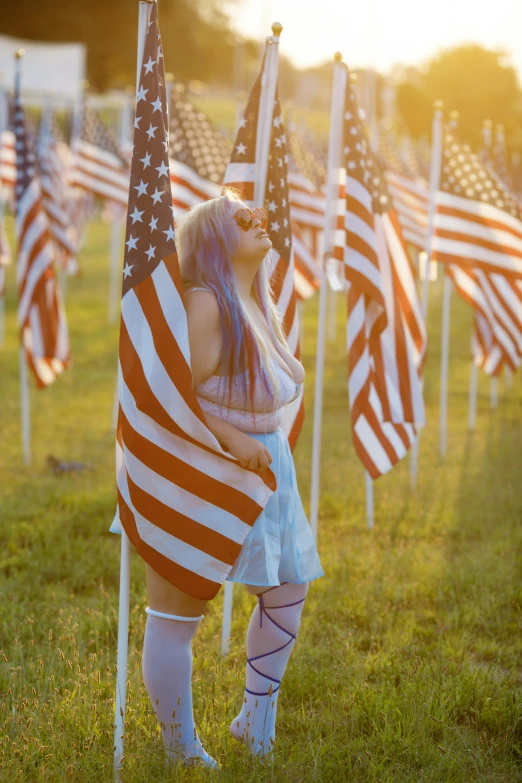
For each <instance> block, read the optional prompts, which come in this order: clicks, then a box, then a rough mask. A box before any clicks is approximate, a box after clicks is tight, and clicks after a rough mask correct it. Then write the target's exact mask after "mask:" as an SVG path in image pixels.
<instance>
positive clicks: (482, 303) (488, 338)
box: [447, 264, 522, 375]
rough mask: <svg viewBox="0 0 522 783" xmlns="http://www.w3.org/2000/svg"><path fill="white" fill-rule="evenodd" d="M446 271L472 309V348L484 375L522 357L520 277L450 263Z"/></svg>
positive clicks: (495, 372)
mask: <svg viewBox="0 0 522 783" xmlns="http://www.w3.org/2000/svg"><path fill="white" fill-rule="evenodd" d="M447 272H448V274H449V275H450V277H451V278H452V280H453V282H454V284H455V288H456V290H457V293H458V294H459V296H461V297H462V298H463V299H464V300H465V301H466V302H467V303H468V304H469V305H470V306H471V307H472V308H473V309H474V311H475V321H474V329H473V334H472V352H473V358H474V361H475V362H476V364H477V365H478V366H479V367H481V368H482V369H483V371H484V372H485V373H486V375H498V374H499V373H500V371H501V369H502V367H503V366H504V365H505V366H508V367H509V368H510V369H511V370H516V369H517V367H519V366H520V364H521V361H522V281H520V280H514V279H512V278H509V277H507V276H505V275H500V274H488V273H486V272H484V271H483V270H481V269H470V268H467V267H460V266H457V265H455V264H451V265H449V266H448V267H447Z"/></svg>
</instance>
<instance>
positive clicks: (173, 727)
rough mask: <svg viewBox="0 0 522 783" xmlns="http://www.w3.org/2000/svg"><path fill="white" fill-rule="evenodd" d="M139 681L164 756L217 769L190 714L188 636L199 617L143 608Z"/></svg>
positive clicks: (189, 644) (184, 762)
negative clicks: (154, 718)
mask: <svg viewBox="0 0 522 783" xmlns="http://www.w3.org/2000/svg"><path fill="white" fill-rule="evenodd" d="M145 611H146V612H147V614H148V615H149V616H148V617H147V624H146V627H145V639H144V642H143V664H142V673H143V681H144V682H145V686H146V688H147V692H148V694H149V697H150V700H151V702H152V706H153V707H154V711H155V712H156V716H157V718H158V722H159V724H160V727H161V732H162V735H163V740H164V742H165V748H166V751H167V757H168V758H169V760H170V761H178V760H180V761H181V762H182V763H183V764H184V766H199V765H201V766H209V767H217V762H216V760H215V759H213V758H212V757H211V756H209V755H208V753H206V752H205V750H204V749H203V747H202V745H201V742H200V740H199V737H198V734H197V731H196V728H195V726H194V716H193V713H192V682H191V678H192V646H191V642H192V637H193V636H194V634H195V633H196V631H197V629H198V626H199V622H200V620H201V618H202V617H203V616H204V615H201V616H200V617H181V616H179V615H175V614H166V613H165V612H157V611H156V610H154V609H150V608H149V607H147V608H146V609H145Z"/></svg>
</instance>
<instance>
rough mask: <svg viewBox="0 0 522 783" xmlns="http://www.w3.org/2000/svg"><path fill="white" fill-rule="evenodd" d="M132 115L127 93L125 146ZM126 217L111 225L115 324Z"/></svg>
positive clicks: (122, 138) (122, 120) (111, 297)
mask: <svg viewBox="0 0 522 783" xmlns="http://www.w3.org/2000/svg"><path fill="white" fill-rule="evenodd" d="M130 115H131V102H130V98H129V96H128V95H125V99H124V103H123V105H122V107H121V116H120V145H121V147H122V148H123V145H124V144H125V142H127V141H128V140H129V135H130V125H131V122H130ZM124 220H125V218H124V217H122V216H121V215H119V214H116V215H115V217H114V220H113V221H112V226H111V266H110V281H109V323H110V324H114V323H116V320H117V318H118V303H119V299H120V282H121V248H122V245H121V240H122V233H123V227H124Z"/></svg>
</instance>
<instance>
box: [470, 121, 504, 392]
mask: <svg viewBox="0 0 522 783" xmlns="http://www.w3.org/2000/svg"><path fill="white" fill-rule="evenodd" d="M482 138H483V140H484V147H485V148H486V149H487V150H488V151H489V150H491V145H492V143H493V123H492V121H491V120H484V123H483V125H482ZM472 361H473V359H472ZM489 382H490V388H489V403H490V406H491V407H492V408H496V407H497V405H498V380H497V378H496V377H495V376H491V378H490V381H489Z"/></svg>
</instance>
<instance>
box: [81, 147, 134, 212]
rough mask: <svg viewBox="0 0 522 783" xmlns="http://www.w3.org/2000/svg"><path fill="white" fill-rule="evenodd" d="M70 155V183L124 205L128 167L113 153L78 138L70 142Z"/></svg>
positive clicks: (127, 190)
mask: <svg viewBox="0 0 522 783" xmlns="http://www.w3.org/2000/svg"><path fill="white" fill-rule="evenodd" d="M73 155H74V163H73V166H72V172H71V181H70V185H71V187H76V188H81V189H82V190H84V191H87V192H88V193H92V194H93V195H95V196H98V197H99V198H101V199H106V200H108V201H114V202H115V203H116V204H121V206H123V207H126V206H127V200H128V196H129V169H128V167H127V166H125V165H124V163H123V162H122V161H121V160H120V159H119V158H118V157H117V156H116V155H115V154H114V153H112V152H110V151H107V150H103V149H101V147H97V146H96V145H94V144H90V143H89V142H87V141H85V140H84V139H82V138H79V139H77V140H76V141H75V142H74V145H73Z"/></svg>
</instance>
